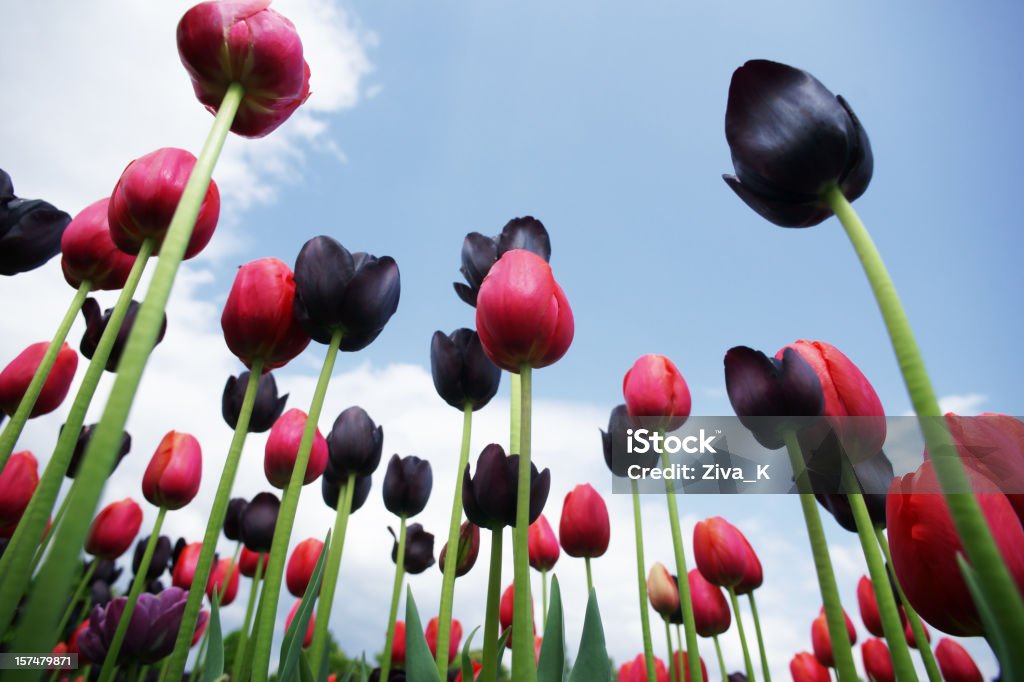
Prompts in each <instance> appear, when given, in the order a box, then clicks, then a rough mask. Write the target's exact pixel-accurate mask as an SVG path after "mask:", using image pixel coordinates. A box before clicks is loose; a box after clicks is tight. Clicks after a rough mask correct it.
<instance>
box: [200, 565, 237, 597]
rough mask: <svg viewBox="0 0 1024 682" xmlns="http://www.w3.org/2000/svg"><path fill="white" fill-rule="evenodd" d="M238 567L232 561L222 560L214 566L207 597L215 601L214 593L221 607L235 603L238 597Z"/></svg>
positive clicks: (207, 588) (207, 587) (207, 584)
mask: <svg viewBox="0 0 1024 682" xmlns="http://www.w3.org/2000/svg"><path fill="white" fill-rule="evenodd" d="M238 574H239V570H238V566H237V565H236V564H235V563H234V562H233V561H232V560H231V559H220V560H219V561H217V563H215V564H214V565H213V570H212V571H211V572H210V580H209V581H208V582H207V583H206V596H207V597H208V598H209V599H210V601H211V602H212V601H213V595H214V592H216V594H217V598H218V599H219V600H220V605H221V606H227V605H228V604H230V603H231V602H233V601H235V597H236V596H237V595H238Z"/></svg>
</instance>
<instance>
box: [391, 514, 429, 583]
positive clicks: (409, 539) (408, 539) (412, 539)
mask: <svg viewBox="0 0 1024 682" xmlns="http://www.w3.org/2000/svg"><path fill="white" fill-rule="evenodd" d="M388 532H390V533H391V537H393V538H395V544H394V546H393V547H392V548H391V561H392V562H397V561H398V538H397V537H396V536H395V531H393V530H391V529H390V528H388ZM433 565H434V535H433V533H428V532H427V531H425V530H423V526H422V524H419V523H412V524H409V526H407V527H406V529H405V572H406V573H409V574H411V575H417V574H419V573H422V572H423V571H425V570H427V569H428V568H430V567H431V566H433Z"/></svg>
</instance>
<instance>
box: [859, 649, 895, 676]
mask: <svg viewBox="0 0 1024 682" xmlns="http://www.w3.org/2000/svg"><path fill="white" fill-rule="evenodd" d="M860 653H861V656H863V657H864V671H865V672H866V673H867V674H868V681H869V682H896V672H895V671H894V670H893V668H892V658H891V657H890V656H889V647H887V646H886V645H885V642H884V641H882V640H880V639H869V640H867V641H866V642H864V643H863V644H861V646H860Z"/></svg>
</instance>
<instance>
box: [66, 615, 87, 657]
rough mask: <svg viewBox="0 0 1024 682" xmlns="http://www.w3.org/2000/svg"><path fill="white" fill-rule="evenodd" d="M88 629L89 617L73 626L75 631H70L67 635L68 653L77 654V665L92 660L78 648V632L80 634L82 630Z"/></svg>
mask: <svg viewBox="0 0 1024 682" xmlns="http://www.w3.org/2000/svg"><path fill="white" fill-rule="evenodd" d="M88 629H89V619H88V618H86V619H85V620H83V621H82V622H81V623H80V624H79V625H78V627H77V628H75V631H74V632H72V633H71V636H70V637H68V653H69V654H78V664H79V665H87V664H89V663H92V662H93V661H90V660H89V657H88V656H86V655H85V654H83V653H82V651H81V649H79V648H78V636H79V635H80V634H82V633H83V632H85V631H86V630H88Z"/></svg>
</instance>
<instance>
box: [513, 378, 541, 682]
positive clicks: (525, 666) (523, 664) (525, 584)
mask: <svg viewBox="0 0 1024 682" xmlns="http://www.w3.org/2000/svg"><path fill="white" fill-rule="evenodd" d="M519 377H520V388H521V395H520V403H521V405H522V408H521V410H520V415H519V418H520V423H519V450H520V452H519V482H518V487H517V490H516V525H515V528H513V529H512V544H513V552H512V564H513V567H514V569H515V570H514V573H513V576H514V585H515V588H514V595H515V602H514V610H513V615H512V675H513V677H514V678H515V679H516V680H517V681H520V680H521V681H522V682H534V681H535V680H536V679H537V665H536V660H535V659H534V654H533V627H532V624H533V613H531V610H532V604H533V599H532V598H531V596H530V557H529V552H528V551H527V546H528V544H529V526H530V431H531V423H530V420H531V415H530V404H531V392H532V383H533V376H532V370H531V369H530V366H529V365H523V366H522V367H521V368H520V370H519ZM514 431H515V429H514V428H513V432H514Z"/></svg>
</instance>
